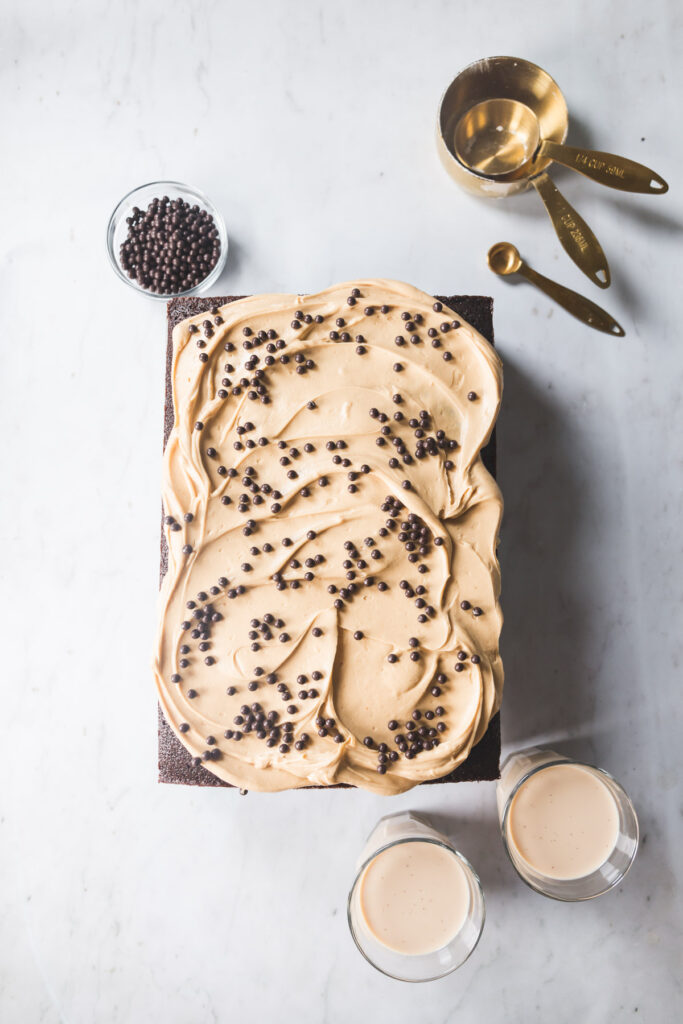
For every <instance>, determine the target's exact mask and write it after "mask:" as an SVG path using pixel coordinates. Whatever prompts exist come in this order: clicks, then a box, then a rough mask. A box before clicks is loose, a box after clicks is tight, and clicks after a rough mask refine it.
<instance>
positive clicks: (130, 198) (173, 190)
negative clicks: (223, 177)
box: [107, 181, 228, 302]
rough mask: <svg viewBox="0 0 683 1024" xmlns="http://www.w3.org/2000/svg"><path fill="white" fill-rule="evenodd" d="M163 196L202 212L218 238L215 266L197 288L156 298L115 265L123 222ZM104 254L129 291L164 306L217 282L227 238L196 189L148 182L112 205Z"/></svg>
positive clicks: (215, 212)
mask: <svg viewBox="0 0 683 1024" xmlns="http://www.w3.org/2000/svg"><path fill="white" fill-rule="evenodd" d="M163 196H168V197H169V199H184V200H185V202H187V203H189V204H190V205H191V206H194V205H197V206H199V208H200V209H202V210H206V211H207V213H209V214H210V215H211V216H212V217H213V220H214V223H215V225H216V228H217V229H218V238H219V241H220V246H221V251H220V255H219V257H218V262H217V263H216V266H215V267H213V268H212V270H211V272H210V273H209V274H207V276H206V277H205V278H204V279H203V280H202V281H200V282H199V284H197V285H195V286H194V287H193V288H187V289H185V290H184V291H180V292H171V293H170V294H159V293H157V292H152V291H150V290H149V289H148V288H143V287H141V285H139V284H138V283H137V281H136V280H135V279H134V278H132V277H128V274H127V273H126V272H125V270H124V269H123V267H122V266H121V263H120V261H119V251H120V249H121V244H122V242H124V241H125V239H126V236H127V235H128V224H127V223H126V218H127V217H130V215H131V213H132V211H133V207H135V206H137V207H139V208H140V209H141V210H145V209H146V208H147V207H148V206H149V204H150V203H151V201H152V200H153V199H161V198H162V197H163ZM107 253H108V254H109V262H110V263H111V265H112V268H113V269H114V272H115V273H116V274H117V276H118V277H120V278H121V280H122V281H124V282H125V283H126V284H127V285H129V287H131V288H134V289H135V291H136V292H140V293H141V294H142V295H149V296H150V297H151V298H153V299H161V300H163V301H164V302H166V301H167V300H168V299H176V298H178V297H179V296H181V295H193V294H195V293H197V292H202V291H204V290H205V289H207V288H210V287H211V285H212V284H214V283H215V282H216V281H217V280H218V278H219V277H220V275H221V274H222V272H223V268H224V266H225V261H226V259H227V258H228V234H227V231H226V230H225V223H224V221H223V218H222V217H221V215H220V213H219V212H218V210H217V209H216V207H215V206H214V205H213V203H212V202H211V201H210V200H209V199H208V198H207V197H206V196H205V195H204V194H203V193H202V192H200V191H199V189H198V188H193V187H192V185H183V183H182V182H180V181H150V182H149V184H147V185H140V186H139V187H138V188H134V189H133V191H132V192H129V193H128V195H126V196H124V197H123V199H122V200H121V201H120V202H119V203H118V204H117V205H116V208H115V210H114V212H113V213H112V215H111V217H110V218H109V224H108V225H107Z"/></svg>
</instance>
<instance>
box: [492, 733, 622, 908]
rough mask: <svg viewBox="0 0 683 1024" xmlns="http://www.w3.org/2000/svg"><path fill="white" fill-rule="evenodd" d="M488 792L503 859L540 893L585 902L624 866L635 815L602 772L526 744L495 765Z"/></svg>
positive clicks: (599, 892)
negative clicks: (492, 789) (497, 772)
mask: <svg viewBox="0 0 683 1024" xmlns="http://www.w3.org/2000/svg"><path fill="white" fill-rule="evenodd" d="M496 795H497V800H498V817H499V820H500V829H501V833H502V836H503V842H504V844H505V848H506V850H507V852H508V855H509V857H510V860H511V861H512V863H513V865H514V867H515V869H516V871H517V873H518V874H519V875H520V877H521V878H522V880H523V881H525V882H526V883H527V885H529V886H531V888H532V889H535V890H536V891H537V892H540V893H542V894H543V895H544V896H551V897H552V898H553V899H556V900H566V901H577V900H590V899H593V897H594V896H600V895H602V893H605V892H608V891H609V890H610V889H613V888H614V886H615V885H618V884H619V882H621V880H622V879H623V877H624V875H625V874H626V872H627V871H628V869H629V868H630V867H631V864H632V863H633V860H634V858H635V855H636V851H637V849H638V819H637V817H636V812H635V810H634V808H633V804H632V803H631V801H630V799H629V798H628V796H627V794H626V793H625V792H624V790H623V789H622V788H621V786H620V785H619V783H618V782H617V781H616V780H615V779H613V778H612V776H611V775H609V774H608V772H605V771H602V770H601V769H600V768H594V767H593V766H592V765H588V764H581V763H579V762H578V761H574V760H572V759H571V758H569V757H565V756H564V755H562V754H558V753H556V751H554V750H547V749H542V748H540V747H531V748H529V749H528V750H522V751H519V752H518V753H516V754H511V755H510V757H508V758H507V759H506V761H505V762H504V763H503V766H502V769H501V777H500V781H499V782H498V786H497V791H496Z"/></svg>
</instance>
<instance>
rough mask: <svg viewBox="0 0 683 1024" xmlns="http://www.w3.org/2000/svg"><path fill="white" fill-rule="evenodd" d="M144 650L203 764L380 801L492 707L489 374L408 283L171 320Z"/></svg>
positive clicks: (493, 533)
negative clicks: (156, 600) (152, 634)
mask: <svg viewBox="0 0 683 1024" xmlns="http://www.w3.org/2000/svg"><path fill="white" fill-rule="evenodd" d="M172 384H173V407H174V416H175V422H174V426H173V429H172V431H171V434H170V436H169V439H168V442H167V445H166V449H165V453H164V463H163V502H164V512H165V517H164V524H165V525H164V529H165V535H166V540H167V543H168V550H169V560H168V571H167V573H166V576H165V577H164V580H163V584H162V589H161V600H160V616H159V629H158V642H157V651H156V658H155V676H156V683H157V688H158V693H159V700H160V702H161V707H162V710H163V713H164V715H165V717H166V719H167V721H168V722H169V724H170V726H171V728H172V729H173V731H174V733H175V734H176V736H177V737H178V739H179V740H180V742H181V743H182V744H183V745H184V746H185V747H186V748H187V749H188V751H190V753H191V754H192V756H193V758H194V759H195V763H196V764H200V763H201V764H203V765H204V766H205V767H206V768H207V769H208V770H209V771H211V772H213V773H214V774H215V775H216V776H218V777H219V778H220V779H222V780H223V781H225V782H228V783H231V784H233V785H235V786H239V787H241V788H245V789H251V790H262V791H276V790H283V789H291V788H297V787H302V786H311V785H319V786H328V785H334V784H337V783H347V784H351V785H354V786H361V787H363V788H364V789H368V790H372V791H373V792H377V793H383V794H391V793H400V792H403V791H404V790H407V789H410V788H411V787H412V786H415V785H417V784H418V783H421V782H425V781H427V780H431V779H438V778H440V777H441V776H444V775H447V774H448V773H450V772H451V771H452V770H453V769H454V768H455V767H456V766H457V765H458V764H460V763H461V762H462V761H463V760H464V759H465V758H466V757H467V755H468V754H469V752H470V750H471V748H472V746H473V745H474V744H475V743H477V742H478V741H479V740H480V739H481V737H482V736H483V735H484V733H485V731H486V728H487V726H488V723H489V720H490V719H491V717H492V715H494V714H495V712H496V711H497V710H498V708H499V705H500V698H501V691H502V685H503V671H502V665H501V660H500V656H499V651H498V640H499V635H500V629H501V623H502V616H501V612H500V607H499V604H498V596H499V590H500V577H499V569H498V562H497V559H496V545H497V539H498V528H499V524H500V517H501V512H502V499H501V495H500V492H499V490H498V487H497V485H496V483H495V481H494V479H493V478H492V476H491V475H490V474H489V473H488V471H487V470H486V469H485V467H484V465H483V463H482V460H481V456H480V453H481V449H482V447H483V445H485V443H486V441H487V440H488V439H489V437H490V434H491V431H492V429H493V425H494V423H495V419H496V416H497V413H498V409H499V406H500V400H501V391H502V371H501V364H500V360H499V358H498V356H497V355H496V353H495V351H494V350H493V348H492V347H491V345H489V344H488V342H487V341H486V340H485V339H484V338H483V337H482V336H481V335H480V334H479V333H478V332H477V331H476V330H474V328H473V327H471V326H470V325H469V324H467V323H466V322H465V321H463V320H462V318H461V317H459V316H458V315H457V314H456V313H454V312H453V311H452V310H449V309H448V308H447V307H446V306H444V305H442V304H441V303H440V302H438V301H435V300H434V298H432V297H430V296H428V295H426V294H425V293H423V292H421V291H419V290H417V289H415V288H412V287H410V286H409V285H406V284H402V283H399V282H396V281H385V280H360V281H355V282H352V283H349V284H341V285H336V286H334V287H332V288H328V289H326V290H325V291H322V292H319V293H318V294H316V295H259V296H254V297H251V298H246V299H241V300H238V301H235V302H231V303H229V304H227V305H224V306H222V307H220V308H214V309H213V310H212V311H211V315H210V317H209V316H207V315H206V314H203V315H200V316H196V317H192V318H190V319H188V320H184V321H183V322H182V323H180V324H179V325H178V326H177V327H176V328H175V330H174V332H173V365H172Z"/></svg>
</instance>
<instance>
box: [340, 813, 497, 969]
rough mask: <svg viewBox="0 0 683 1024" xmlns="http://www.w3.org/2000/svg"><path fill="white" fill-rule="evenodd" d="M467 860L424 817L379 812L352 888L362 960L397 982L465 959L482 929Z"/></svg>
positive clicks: (479, 900) (480, 901)
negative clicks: (383, 814)
mask: <svg viewBox="0 0 683 1024" xmlns="http://www.w3.org/2000/svg"><path fill="white" fill-rule="evenodd" d="M484 916H485V912H484V894H483V892H482V888H481V883H480V881H479V878H478V877H477V875H476V873H475V871H474V870H473V868H472V866H471V865H470V863H469V862H468V861H467V860H466V859H465V857H463V855H462V854H461V853H459V852H458V851H457V850H456V849H455V847H454V846H453V844H452V843H451V842H450V840H449V839H447V838H446V836H444V835H442V834H441V833H440V832H437V831H436V829H434V828H432V826H431V825H430V823H429V821H428V820H427V819H426V818H423V817H422V816H421V815H417V814H414V813H413V812H412V811H407V812H403V813H399V814H390V815H387V816H386V817H384V818H382V819H381V820H380V821H379V822H378V824H377V826H376V827H375V828H374V829H373V831H372V833H371V834H370V836H369V838H368V841H367V843H366V845H365V848H364V849H363V852H362V854H361V856H360V858H359V862H358V872H357V874H356V878H355V881H354V883H353V886H352V888H351V892H350V893H349V900H348V920H349V928H350V929H351V935H352V936H353V939H354V941H355V943H356V945H357V946H358V948H359V950H360V951H361V953H362V954H363V956H364V957H365V959H366V960H367V961H368V962H369V963H371V964H372V966H373V967H376V968H377V970H378V971H382V973H383V974H387V975H389V977H391V978H396V979H397V980H399V981H434V980H436V979H437V978H442V977H444V976H445V975H446V974H450V973H451V971H454V970H455V969H456V968H457V967H460V965H461V964H463V963H464V962H465V960H467V958H468V956H469V955H470V953H471V952H472V950H473V949H474V947H475V946H476V945H477V942H478V941H479V937H480V935H481V932H482V928H483V927H484Z"/></svg>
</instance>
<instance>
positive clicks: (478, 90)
mask: <svg viewBox="0 0 683 1024" xmlns="http://www.w3.org/2000/svg"><path fill="white" fill-rule="evenodd" d="M496 99H498V100H512V101H514V102H517V103H522V104H524V106H525V107H527V108H528V109H529V110H530V111H531V113H532V114H533V115H534V116H535V118H536V119H537V123H538V132H539V141H540V140H541V139H548V140H550V141H553V142H564V141H565V139H566V137H567V130H568V124H569V114H568V110H567V104H566V101H565V98H564V95H563V93H562V90H561V89H560V87H559V86H558V84H557V82H556V81H555V79H554V78H553V77H552V76H551V75H550V74H549V73H548V72H547V71H545V69H544V68H541V67H540V66H539V65H537V64H534V63H533V62H532V61H527V60H525V59H524V58H521V57H508V56H498V57H485V58H482V59H480V60H476V61H473V62H472V63H471V64H468V65H467V66H466V67H465V68H463V69H462V70H461V71H460V72H459V73H458V74H457V75H456V76H455V78H454V79H453V80H452V81H451V82H450V83H449V85H448V86H447V87H446V89H445V90H444V92H443V95H442V96H441V100H440V103H439V111H438V118H437V141H438V147H439V152H440V155H441V159H442V162H443V164H444V166H445V168H446V170H447V171H448V173H449V174H450V175H451V177H452V178H454V180H455V181H456V182H457V183H458V184H460V185H461V186H463V187H464V188H466V189H467V190H468V191H470V192H473V193H475V194H480V195H486V196H495V197H499V196H505V195H509V194H511V193H513V192H520V191H523V190H524V189H526V188H527V187H528V186H529V183H530V182H531V180H532V178H535V177H537V176H538V175H540V174H542V173H543V172H544V171H545V170H547V168H548V167H549V166H550V164H551V163H552V160H550V159H548V158H542V159H540V160H538V161H536V162H535V163H533V164H532V163H531V160H526V161H524V162H523V163H521V164H520V166H519V167H517V168H515V169H514V170H512V171H509V172H507V173H500V174H486V173H484V172H482V171H480V170H477V169H473V168H471V167H469V166H468V165H467V164H466V163H464V162H463V161H462V160H461V159H460V157H459V155H458V152H457V148H456V145H455V128H456V126H457V124H458V122H459V121H460V119H461V118H462V117H464V116H465V115H466V114H467V113H468V111H470V110H471V109H472V108H473V107H475V106H477V105H478V104H480V103H482V102H484V101H486V100H496ZM532 155H533V154H532Z"/></svg>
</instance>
